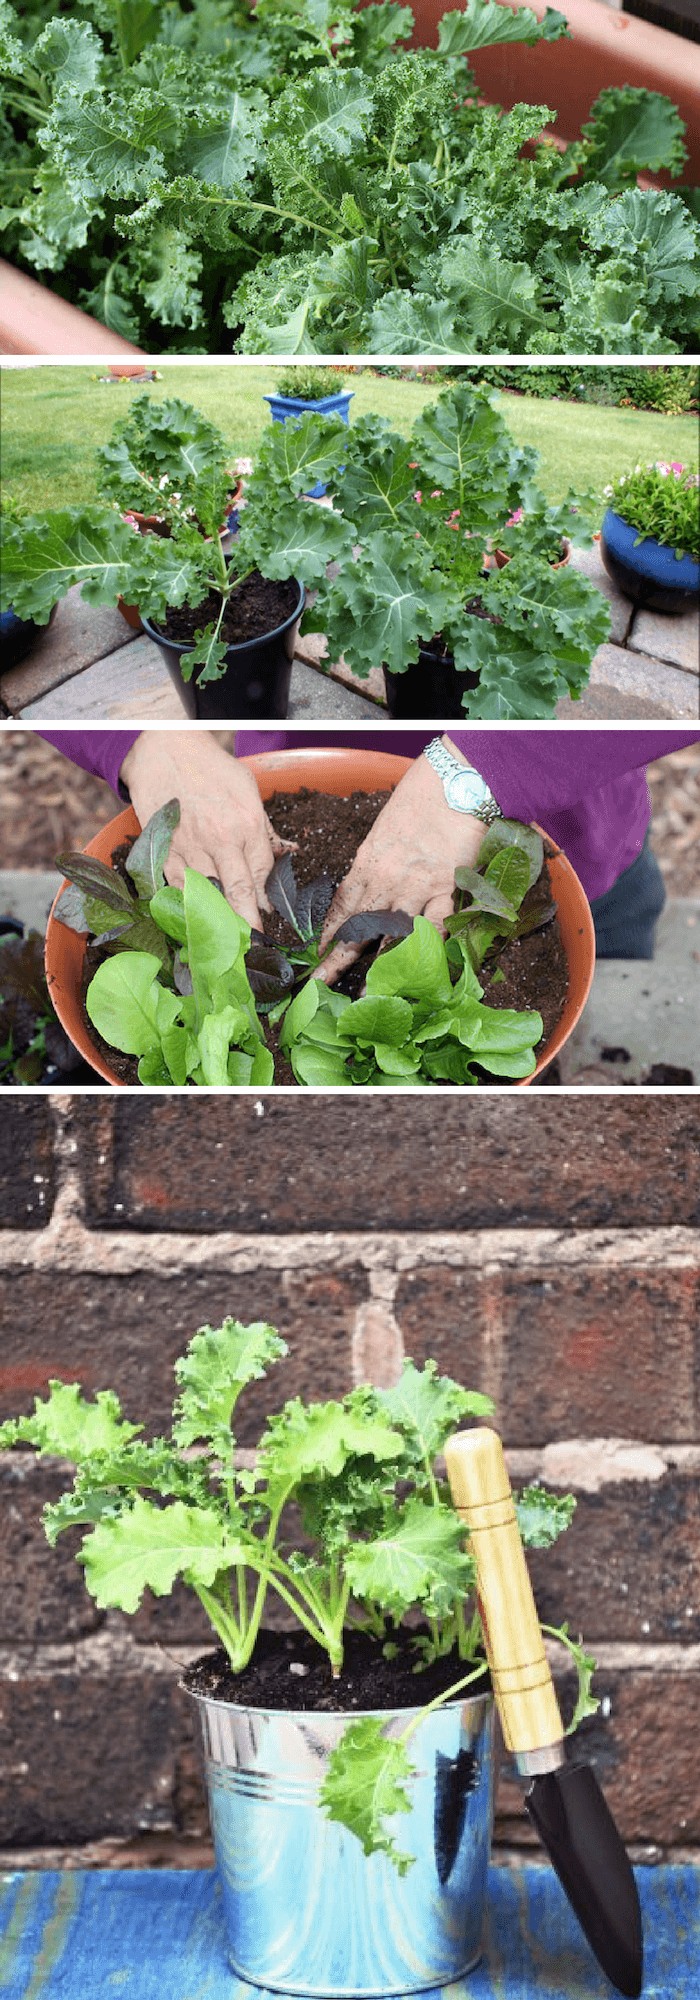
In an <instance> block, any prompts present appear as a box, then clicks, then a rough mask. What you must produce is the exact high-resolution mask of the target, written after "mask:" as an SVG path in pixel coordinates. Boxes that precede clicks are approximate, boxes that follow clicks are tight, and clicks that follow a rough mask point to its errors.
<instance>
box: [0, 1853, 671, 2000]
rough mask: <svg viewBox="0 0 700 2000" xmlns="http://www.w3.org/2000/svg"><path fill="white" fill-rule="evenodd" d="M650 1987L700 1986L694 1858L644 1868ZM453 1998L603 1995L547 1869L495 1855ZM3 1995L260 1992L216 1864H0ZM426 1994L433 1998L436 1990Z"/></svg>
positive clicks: (157, 1998) (663, 1992)
mask: <svg viewBox="0 0 700 2000" xmlns="http://www.w3.org/2000/svg"><path fill="white" fill-rule="evenodd" d="M638 1879H639V1884H640V1891H641V1898H642V1905H643V1910H644V1928H645V1939H646V1979H645V1985H644V2000H699V1996H700V1872H697V1871H695V1870H694V1869H692V1868H687V1867H686V1868H642V1869H640V1870H639V1875H638ZM442 1992H443V1993H444V1994H445V1996H446V2000H447V1996H448V1995H449V2000H610V1996H611V1992H612V1989H611V1987H610V1986H609V1985H608V1982H607V1980H606V1979H604V1977H603V1974H602V1973H601V1972H599V1971H598V1968H597V1966H596V1964H595V1962H594V1960H593V1959H592V1957H591V1955H590V1953H589V1951H588V1949H587V1947H586V1945H585V1944H584V1942H583V1940H582V1938H581V1934H580V1932H579V1930H578V1927H577V1925H576V1922H575V1920H574V1918H573V1916H572V1915H571V1912H570V1910H569V1907H568V1904H567V1903H566V1901H565V1898H564V1896H563V1893H562V1891H561V1889H560V1888H559V1884H558V1882H557V1881H556V1878H555V1876H554V1875H553V1873H552V1871H551V1869H549V1868H546V1867H533V1866H531V1865H530V1866H527V1867H516V1868H492V1869H491V1872H490V1879H489V1894H488V1922H487V1931H486V1936H485V1939H484V1957H483V1959H482V1961H481V1964H480V1965H479V1966H478V1967H477V1969H476V1970H475V1971H474V1972H473V1973H471V1974H470V1976H469V1978H468V1979H466V1980H464V1981H463V1982H461V1983H460V1984H458V1985H453V1986H450V1987H449V1988H443V1989H442ZM0 1994H1V1995H2V2000H261V1990H260V1989H259V1988H257V1987H255V1988H254V1987H249V1986H245V1985H244V1984H243V1982H242V1980H240V1979H238V1978H236V1976H235V1975H234V1974H233V1973H232V1972H231V1971H230V1970H229V1968H228V1966H227V1962H226V1952H225V1946H224V1936H223V1928H222V1922H221V1910H220V1897H219V1889H218V1884H217V1880H216V1876H215V1875H214V1874H212V1873H210V1872H208V1871H204V1870H197V1871H194V1870H193V1871H185V1870H179V1869H163V1870H133V1871H132V1870H128V1871H126V1870H122V1871H119V1870H113V1869H103V1870H96V1871H94V1872H89V1873H88V1872H86V1873H70V1872H65V1873H62V1874H53V1873H51V1874H49V1873H47V1874H11V1875H5V1876H0ZM432 2000H440V1995H439V1994H438V1992H437V1991H436V1992H435V1994H434V1995H433V1996H432Z"/></svg>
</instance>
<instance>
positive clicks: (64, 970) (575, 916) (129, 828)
mask: <svg viewBox="0 0 700 2000" xmlns="http://www.w3.org/2000/svg"><path fill="white" fill-rule="evenodd" d="M240 761H241V763H242V764H244V765H246V767H247V768H248V770H250V771H252V773H253V776H254V777H255V779H256V782H257V784H258V788H259V791H260V795H261V798H262V799H263V800H265V799H267V798H269V797H270V796H271V794H272V793H273V792H276V791H286V792H295V791H298V790H300V789H301V787H302V785H306V786H308V788H309V790H310V791H318V792H324V791H325V792H331V793H336V794H338V795H340V796H342V795H344V794H345V793H347V791H348V789H351V790H356V791H381V790H382V788H383V787H384V786H387V787H390V786H392V785H395V784H398V781H399V779H400V778H402V777H403V776H404V773H405V772H406V771H407V770H409V768H410V766H411V763H412V761H413V760H412V758H410V757H402V756H398V755H396V754H395V753H393V752H390V751H383V750H363V749H361V748H348V749H345V750H338V749H336V748H335V747H334V746H332V745H326V746H322V747H319V748H318V749H312V748H304V749H303V750H294V749H288V750H267V751H260V752H258V754H257V755H255V756H251V757H242V758H241V760H240ZM538 830H539V831H542V829H541V828H540V829H538ZM138 831H139V822H138V820H137V818H136V814H135V812H134V811H133V808H132V807H131V806H128V807H127V808H126V810H125V811H123V812H121V813H118V814H117V815H116V817H115V818H114V819H111V820H109V821H108V822H107V824H106V825H105V826H103V827H101V828H100V830H99V832H98V833H96V834H95V835H94V837H93V839H92V840H91V841H88V843H87V846H86V847H85V849H84V852H85V853H86V854H91V855H94V856H95V857H96V858H97V859H98V860H101V861H109V860H110V859H111V856H112V852H113V850H114V848H115V847H117V846H118V845H119V844H120V842H121V841H123V840H127V839H129V838H130V837H131V836H132V835H133V834H136V833H138ZM545 838H546V839H547V841H548V844H549V846H550V847H551V848H552V849H553V852H552V853H551V854H550V855H549V856H548V857H547V866H548V869H549V873H550V878H551V881H552V889H553V893H554V896H555V900H556V903H557V909H558V914H559V922H560V925H561V931H562V939H563V943H564V949H565V951H566V957H567V964H568V971H569V987H568V992H567V996H566V1000H565V1002H564V1007H563V1010H562V1014H561V1017H560V1020H559V1021H558V1023H557V1026H556V1028H555V1029H554V1030H553V1032H552V1034H551V1035H550V1036H549V1038H548V1041H547V1043H546V1045H545V1048H544V1050H543V1051H542V1054H541V1055H540V1057H539V1058H538V1062H537V1067H536V1069H534V1070H533V1072H532V1075H531V1076H528V1077H522V1078H519V1079H518V1080H517V1082H516V1083H515V1085H509V1086H508V1088H510V1089H512V1088H515V1089H518V1088H521V1089H522V1088H523V1087H524V1086H526V1085H528V1084H531V1083H534V1082H535V1081H536V1079H537V1077H538V1076H540V1075H541V1073H542V1071H543V1070H544V1069H546V1068H548V1066H549V1064H550V1062H552V1061H553V1059H554V1057H555V1056H556V1055H557V1054H558V1053H559V1050H560V1049H561V1048H563V1045H564V1043H565V1042H566V1041H568V1038H569V1035H570V1034H571V1033H572V1031H573V1029H574V1027H575V1026H576V1022H577V1021H578V1020H579V1018H580V1015H581V1014H582V1012H583V1009H584V1007H585V1004H586V1001H587V999H588V995H589V992H590V989H591V984H592V980H593V972H594V967H595V931H594V928H593V918H592V915H591V910H590V905H589V903H588V899H587V897H586V894H585V891H584V889H583V888H582V885H581V883H580V881H579V879H578V876H577V874H576V872H575V870H574V869H573V868H572V866H571V862H570V861H569V860H568V859H567V856H566V855H565V854H564V853H563V851H562V849H561V848H560V847H558V846H557V844H556V842H554V841H552V840H551V838H550V836H549V835H545ZM66 886H67V885H66V882H65V881H63V882H62V883H61V885H60V888H59V889H58V891H57V893H56V895H55V897H54V900H53V903H52V905H51V909H50V912H49V918H48V923H47V929H46V948H45V956H44V962H45V968H46V978H47V982H48V986H49V991H50V994H51V1000H52V1003H53V1006H54V1008H55V1010H56V1013H57V1015H58V1018H59V1021H60V1022H61V1025H62V1027H63V1028H65V1031H66V1033H67V1034H68V1035H69V1037H70V1039H71V1041H72V1042H73V1044H74V1046H75V1047H76V1048H77V1049H78V1050H79V1051H80V1054H81V1055H82V1056H84V1058H85V1061H86V1062H88V1063H90V1064H91V1066H92V1068H93V1069H95V1070H97V1073H98V1075H99V1076H101V1077H103V1078H104V1080H105V1082H107V1083H110V1084H113V1085H117V1086H121V1087H122V1088H124V1087H127V1086H123V1085H122V1084H121V1079H120V1078H119V1077H117V1076H116V1075H115V1073H114V1071H113V1070H112V1069H110V1067H109V1064H108V1062H107V1060H106V1058H105V1057H104V1056H103V1055H102V1054H101V1053H100V1051H99V1050H98V1049H97V1048H96V1047H95V1045H94V1043H93V1041H92V1039H91V1037H90V1035H89V1034H88V1032H87V1029H86V1025H85V1022H84V1020H83V1016H82V1012H81V1008H80V984H81V975H82V966H83V959H84V956H85V948H86V934H85V933H84V932H77V931H71V930H68V928H67V926H66V925H65V924H61V923H60V922H59V920H58V918H57V916H56V906H57V904H58V901H59V897H60V896H61V895H62V894H63V890H64V889H65V888H66ZM498 1087H499V1086H498V1085H497V1084H494V1085H486V1086H482V1088H498ZM501 1087H502V1086H501ZM173 1088H175V1086H173Z"/></svg>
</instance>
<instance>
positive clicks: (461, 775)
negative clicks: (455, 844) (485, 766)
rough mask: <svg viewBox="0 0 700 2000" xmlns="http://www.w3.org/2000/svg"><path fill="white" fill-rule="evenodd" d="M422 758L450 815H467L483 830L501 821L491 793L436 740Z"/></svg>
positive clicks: (476, 773)
mask: <svg viewBox="0 0 700 2000" xmlns="http://www.w3.org/2000/svg"><path fill="white" fill-rule="evenodd" d="M423 756H424V757H427V759H428V763H429V764H432V767H433V770H434V771H437V774H438V777H439V778H441V779H442V788H443V791H444V794H445V798H446V800H447V804H448V806H451V807H452V809H453V811H454V812H461V813H471V815H472V818H473V819H480V820H482V821H483V824H484V826H490V825H491V822H492V820H494V819H500V818H501V808H500V806H498V805H497V804H496V800H495V798H494V796H493V792H490V791H489V788H488V785H487V784H485V783H484V780H483V778H480V777H479V773H478V771H475V770H474V769H473V767H472V765H471V764H462V763H461V762H460V759H459V757H455V756H454V755H453V752H452V751H451V750H447V749H446V747H445V744H444V743H441V742H440V738H439V736H434V737H433V741H432V743H426V746H425V749H424V751H423Z"/></svg>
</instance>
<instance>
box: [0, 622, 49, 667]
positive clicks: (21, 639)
mask: <svg viewBox="0 0 700 2000" xmlns="http://www.w3.org/2000/svg"><path fill="white" fill-rule="evenodd" d="M41 630H42V627H41V626H39V625H37V624H35V622H34V619H33V618H18V617H17V613H16V611H0V647H1V649H2V664H3V668H4V669H5V670H7V668H8V667H17V666H19V663H20V660H23V659H24V658H25V655H26V654H27V653H28V652H29V648H30V646H31V645H32V644H33V641H34V639H35V638H36V635H37V632H39V631H41Z"/></svg>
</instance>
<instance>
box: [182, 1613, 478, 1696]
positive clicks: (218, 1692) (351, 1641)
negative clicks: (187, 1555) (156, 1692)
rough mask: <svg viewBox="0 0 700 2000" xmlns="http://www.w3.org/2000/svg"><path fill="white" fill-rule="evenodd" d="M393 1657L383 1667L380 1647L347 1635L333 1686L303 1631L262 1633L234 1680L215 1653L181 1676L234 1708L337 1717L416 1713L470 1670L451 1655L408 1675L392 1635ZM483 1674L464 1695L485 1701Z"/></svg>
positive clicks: (407, 1649) (407, 1661) (405, 1656)
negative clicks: (395, 1652) (374, 1711)
mask: <svg viewBox="0 0 700 2000" xmlns="http://www.w3.org/2000/svg"><path fill="white" fill-rule="evenodd" d="M394 1642H395V1643H396V1645H397V1646H398V1648H399V1653H398V1658H397V1659H395V1660H385V1659H384V1656H383V1653H382V1649H381V1646H380V1644H379V1642H378V1640H376V1639H372V1638H370V1637H369V1636H368V1634H366V1633H364V1632H350V1633H348V1635H347V1641H346V1647H345V1659H344V1663H343V1667H342V1671H341V1673H340V1675H339V1678H338V1679H337V1680H334V1679H333V1677H332V1674H331V1669H330V1664H329V1661H328V1656H327V1654H326V1653H324V1652H322V1651H321V1648H320V1646H317V1645H316V1644H315V1642H314V1640H313V1639H311V1638H309V1637H308V1635H307V1633H306V1632H299V1633H297V1632H262V1633H261V1635H260V1638H259V1640H258V1643H257V1645H256V1648H255V1654H254V1658H253V1660H252V1661H251V1664H250V1666H249V1667H246V1669H245V1672H244V1673H242V1674H234V1673H233V1672H232V1669H231V1667H230V1665H229V1661H228V1659H227V1656H226V1654H225V1652H224V1651H223V1648H222V1647H219V1648H217V1651H216V1652H215V1653H203V1654H202V1657H201V1659H199V1660H195V1662H194V1664H193V1666H191V1667H188V1668H187V1671H186V1673H185V1674H184V1676H183V1679H184V1683H185V1687H187V1688H189V1689H190V1690H191V1691H192V1693H193V1694H204V1695H211V1696H214V1697H215V1698H216V1699H218V1700H219V1701H233V1702H236V1703H237V1704H238V1705H239V1706H240V1707H242V1708H283V1709H302V1710H305V1711H306V1710H312V1711H316V1712H318V1711H323V1712H325V1713H326V1714H339V1713H341V1714H342V1713H343V1711H344V1710H348V1709H395V1708H422V1707H423V1706H424V1704H425V1703H427V1702H429V1701H432V1700H433V1699H434V1697H435V1696H436V1695H440V1694H444V1693H445V1692H446V1690H447V1689H448V1688H450V1687H452V1686H453V1684H454V1682H455V1681H458V1680H460V1679H461V1678H462V1676H463V1675H464V1674H467V1673H469V1671H470V1669H469V1667H467V1666H466V1665H465V1663H464V1661H463V1660H460V1659H459V1658H458V1656H457V1654H456V1653H452V1654H451V1655H450V1657H449V1658H448V1659H446V1660H437V1661H436V1662H435V1665H434V1666H432V1667H427V1668H426V1669H425V1671H424V1672H422V1673H418V1674H417V1673H416V1672H415V1671H414V1669H415V1665H416V1655H415V1653H414V1652H413V1650H412V1648H411V1643H410V1634H409V1633H407V1632H399V1633H392V1644H393V1643H394ZM489 1686H490V1682H489V1676H488V1673H487V1672H486V1671H485V1672H484V1675H483V1678H482V1679H480V1680H478V1681H473V1682H472V1684H471V1686H470V1687H469V1688H468V1689H467V1690H466V1691H465V1699H466V1698H467V1696H468V1695H472V1694H476V1693H478V1694H485V1693H486V1692H487V1691H488V1688H489Z"/></svg>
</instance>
